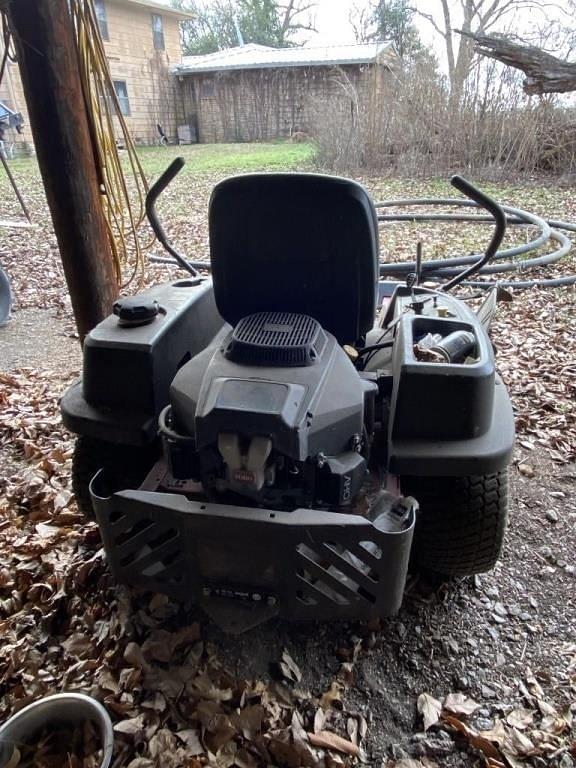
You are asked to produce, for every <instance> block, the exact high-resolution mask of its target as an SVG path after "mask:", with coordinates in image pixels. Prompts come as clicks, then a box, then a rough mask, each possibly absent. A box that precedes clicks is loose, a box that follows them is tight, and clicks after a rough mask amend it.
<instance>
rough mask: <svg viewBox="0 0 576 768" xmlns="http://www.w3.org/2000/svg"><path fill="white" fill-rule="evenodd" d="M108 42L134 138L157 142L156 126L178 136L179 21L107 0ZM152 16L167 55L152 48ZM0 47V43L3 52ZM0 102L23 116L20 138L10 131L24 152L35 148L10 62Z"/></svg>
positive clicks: (19, 85) (113, 73)
mask: <svg viewBox="0 0 576 768" xmlns="http://www.w3.org/2000/svg"><path fill="white" fill-rule="evenodd" d="M104 3H105V7H106V16H107V21H108V35H109V38H110V39H109V40H105V41H104V47H105V50H106V55H107V58H108V64H109V67H110V73H111V76H112V79H113V80H123V81H125V83H126V88H127V91H128V99H129V103H130V116H129V117H127V118H126V122H127V124H128V128H129V130H130V133H131V135H132V137H133V139H134V140H135V141H136V142H137V143H140V144H151V143H154V142H156V141H157V139H158V131H157V129H156V125H157V123H160V125H162V127H163V128H164V131H165V133H166V134H167V136H168V137H169V138H175V137H176V132H177V131H176V126H177V125H178V123H179V122H180V121H181V120H180V117H179V115H181V114H182V108H181V95H180V92H179V89H178V87H177V82H176V78H175V77H174V76H173V75H171V74H170V71H169V68H170V67H171V66H173V65H174V64H177V63H178V62H179V61H180V60H181V57H182V54H181V47H180V29H179V20H178V18H177V17H176V16H173V15H169V14H167V13H163V12H162V10H161V9H159V10H156V9H154V8H148V7H144V6H138V5H136V4H132V3H130V2H129V0H104ZM152 13H158V14H159V15H161V16H162V22H163V28H164V43H165V50H156V49H155V48H154V39H153V34H152ZM1 49H2V45H1V43H0V51H1ZM0 99H2V101H6V102H7V104H8V106H9V107H10V108H11V109H14V111H16V112H22V114H23V117H24V120H25V123H26V124H25V127H24V131H23V133H22V134H21V135H18V134H16V133H15V132H10V137H11V138H14V139H16V141H17V142H18V143H19V144H20V146H21V147H25V146H26V145H28V146H29V147H32V132H31V130H30V125H29V120H28V112H27V109H26V101H25V98H24V92H23V89H22V82H21V80H20V75H19V72H18V65H17V64H13V63H9V64H8V66H7V71H6V74H5V76H4V81H3V83H2V85H1V86H0Z"/></svg>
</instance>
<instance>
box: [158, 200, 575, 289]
mask: <svg viewBox="0 0 576 768" xmlns="http://www.w3.org/2000/svg"><path fill="white" fill-rule="evenodd" d="M423 206H463V207H468V208H476V209H477V208H479V207H480V206H478V205H477V203H475V202H473V201H471V200H464V199H458V198H432V197H426V198H414V199H412V200H410V199H408V200H385V201H382V202H378V203H375V207H376V211H377V218H378V221H379V222H402V221H411V222H422V221H446V222H467V223H479V224H494V219H493V218H492V216H487V215H485V214H484V215H483V214H480V215H468V214H459V213H414V212H411V213H381V211H382V210H385V209H388V208H406V207H423ZM501 208H502V209H503V210H504V212H505V214H506V223H507V224H508V225H516V226H524V227H526V226H531V227H536V228H537V230H538V234H537V235H536V237H534V238H533V239H532V240H530V241H529V242H528V243H523V244H522V245H517V246H514V247H512V248H504V249H502V250H500V251H498V252H497V253H496V254H494V256H493V257H492V258H491V260H490V263H489V264H486V265H485V266H484V267H482V268H481V269H480V270H479V274H481V275H494V274H503V273H506V272H516V273H522V272H525V271H527V270H529V269H534V268H536V267H543V266H548V265H550V264H554V263H556V262H558V261H560V260H561V259H562V258H564V257H565V256H566V255H567V254H568V253H569V252H570V250H571V248H572V242H571V240H570V239H569V237H567V235H565V234H564V232H576V223H571V222H566V221H556V220H552V219H548V220H546V219H543V218H542V217H541V216H537V215H536V214H534V213H530V212H528V211H524V210H522V209H521V208H515V207H513V206H510V205H502V206H501ZM560 230H564V232H561V231H560ZM551 240H552V241H554V242H555V243H557V245H558V247H557V248H556V249H555V250H553V251H551V252H550V253H546V254H543V255H541V256H532V257H528V258H519V257H525V256H527V255H528V254H530V253H534V252H535V251H537V250H538V249H540V248H542V247H543V246H545V245H547V244H548V243H549V242H550V241H551ZM171 253H172V252H171ZM481 255H482V254H478V253H476V254H472V255H466V256H454V257H451V258H447V259H434V260H432V261H428V262H426V261H424V262H423V263H422V275H423V276H424V277H425V278H428V279H434V280H438V281H443V280H449V279H451V278H454V277H455V276H457V275H458V274H460V273H461V272H462V268H465V267H467V266H469V265H470V264H473V263H474V262H476V261H478V259H479V258H481ZM180 259H181V260H182V261H183V260H184V259H182V257H180ZM505 259H509V261H505ZM150 261H152V262H154V263H157V264H174V261H175V259H173V258H166V257H161V256H151V257H150ZM178 263H179V265H180V266H183V265H182V263H181V262H178ZM186 266H187V268H188V270H189V271H190V272H193V270H197V269H201V270H209V269H210V263H209V262H208V261H188V260H186ZM415 269H416V263H415V262H414V261H402V262H394V261H393V262H382V263H381V264H380V276H381V277H393V278H395V279H405V278H406V277H407V276H408V275H409V274H410V273H413V272H414V271H415ZM462 285H467V286H471V287H474V288H492V287H493V286H495V285H500V286H502V287H505V288H518V289H525V288H536V287H537V288H557V287H561V286H570V285H576V275H565V276H562V277H554V278H540V279H534V280H465V281H463V282H462Z"/></svg>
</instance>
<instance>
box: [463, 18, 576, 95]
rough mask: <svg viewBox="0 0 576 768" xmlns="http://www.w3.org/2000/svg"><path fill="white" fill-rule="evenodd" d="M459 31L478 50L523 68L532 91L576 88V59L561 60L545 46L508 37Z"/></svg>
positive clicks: (528, 90) (539, 92)
mask: <svg viewBox="0 0 576 768" xmlns="http://www.w3.org/2000/svg"><path fill="white" fill-rule="evenodd" d="M455 31H456V32H458V33H459V34H461V35H465V36H466V37H468V38H470V39H472V40H474V42H475V46H474V49H475V51H476V52H477V53H479V54H480V55H482V56H487V57H489V58H491V59H496V60H497V61H501V62H502V63H504V64H507V65H508V66H510V67H515V68H516V69H520V70H522V72H524V74H525V75H526V79H525V80H524V84H523V85H524V90H525V91H526V93H528V94H544V93H566V92H568V91H576V62H569V61H564V60H563V59H558V58H557V57H556V56H552V55H551V54H550V53H546V51H543V50H542V49H541V48H536V47H535V46H532V45H520V44H518V43H515V42H513V41H512V40H509V39H508V38H506V37H500V36H497V35H478V34H472V33H470V32H465V31H464V30H455Z"/></svg>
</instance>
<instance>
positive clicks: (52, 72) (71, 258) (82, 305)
mask: <svg viewBox="0 0 576 768" xmlns="http://www.w3.org/2000/svg"><path fill="white" fill-rule="evenodd" d="M8 12H9V18H10V26H11V29H12V32H13V35H14V40H15V43H16V50H17V54H18V62H19V67H20V75H21V78H22V83H23V86H24V93H25V96H26V103H27V105H28V114H29V116H30V125H31V128H32V135H33V137H34V145H35V147H36V153H37V155H38V163H39V165H40V172H41V174H42V179H43V182H44V189H45V190H46V197H47V198H48V205H49V207H50V213H51V215H52V222H53V224H54V231H55V232H56V237H57V239H58V245H59V247H60V256H61V259H62V264H63V265H64V273H65V275H66V282H67V283H68V290H69V291H70V297H71V299H72V307H73V309H74V316H75V318H76V326H77V328H78V333H79V335H80V338H81V340H83V339H84V336H85V335H86V334H87V333H88V331H90V330H91V329H92V328H93V327H94V326H95V325H97V323H99V322H100V321H101V320H102V319H103V318H104V317H106V316H107V315H108V314H110V312H111V310H112V304H113V303H114V301H115V299H116V297H117V295H118V285H117V281H116V275H115V270H114V264H113V260H112V254H111V249H110V244H109V242H108V236H107V231H106V223H105V220H104V216H103V213H102V208H101V205H100V200H99V197H100V194H101V193H100V188H99V180H98V177H97V172H96V166H95V163H94V155H93V151H92V146H91V143H90V132H89V127H88V120H87V117H86V109H85V104H84V97H83V93H82V84H81V81H80V74H79V71H78V60H77V55H76V49H75V46H74V37H73V29H72V22H71V19H70V15H69V12H68V3H67V0H15V2H10V3H9V4H8Z"/></svg>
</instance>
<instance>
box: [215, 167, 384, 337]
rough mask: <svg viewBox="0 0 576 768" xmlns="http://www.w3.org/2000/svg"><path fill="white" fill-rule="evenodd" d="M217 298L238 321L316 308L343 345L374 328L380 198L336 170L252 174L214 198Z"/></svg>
mask: <svg viewBox="0 0 576 768" xmlns="http://www.w3.org/2000/svg"><path fill="white" fill-rule="evenodd" d="M209 219H210V259H211V262H212V274H213V278H214V292H215V297H216V304H217V306H218V310H219V312H220V314H221V315H222V317H223V318H224V319H225V320H226V321H227V322H229V323H230V324H231V325H235V324H236V323H237V322H238V321H239V320H241V319H242V318H243V317H246V316H247V315H250V314H252V313H255V312H266V311H286V312H298V313H303V314H306V315H310V316H311V317H314V318H315V319H316V320H318V322H319V323H320V324H321V325H322V327H323V328H324V329H325V330H327V331H329V332H330V333H332V334H334V336H336V338H337V339H338V341H339V342H340V343H341V344H345V343H349V344H353V343H354V342H356V341H358V340H359V339H361V338H362V337H363V336H364V335H365V334H366V333H367V332H368V331H369V330H370V328H371V327H372V325H373V322H374V316H375V312H376V288H377V280H378V228H377V221H376V212H375V210H374V205H373V203H372V201H371V199H370V197H369V196H368V193H367V192H366V190H365V189H364V187H362V186H361V185H360V184H357V183H356V182H353V181H349V180H348V179H342V178H337V177H332V176H321V175H317V174H299V173H294V174H291V173H281V174H247V175H245V176H234V177H232V178H229V179H226V180H224V181H222V182H220V183H219V184H218V185H217V186H216V187H215V188H214V191H213V192H212V197H211V199H210V212H209Z"/></svg>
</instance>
